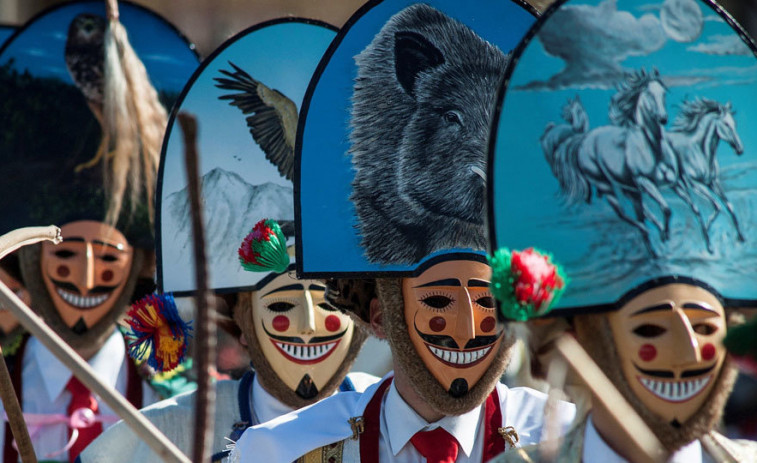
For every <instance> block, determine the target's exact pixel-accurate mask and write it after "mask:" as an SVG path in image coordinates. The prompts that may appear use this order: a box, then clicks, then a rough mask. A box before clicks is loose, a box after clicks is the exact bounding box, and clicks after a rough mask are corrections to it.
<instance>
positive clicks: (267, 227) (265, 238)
mask: <svg viewBox="0 0 757 463" xmlns="http://www.w3.org/2000/svg"><path fill="white" fill-rule="evenodd" d="M239 262H240V263H241V264H242V267H243V268H244V269H245V270H247V271H248V272H271V271H273V272H276V273H284V272H286V271H287V268H289V254H288V253H287V244H286V237H285V236H284V232H283V231H281V227H280V226H279V224H278V223H276V221H275V220H266V219H263V220H261V221H260V222H258V223H256V224H255V226H254V227H253V228H252V231H251V232H250V234H249V235H247V236H246V237H245V238H244V241H242V245H241V246H240V247H239Z"/></svg>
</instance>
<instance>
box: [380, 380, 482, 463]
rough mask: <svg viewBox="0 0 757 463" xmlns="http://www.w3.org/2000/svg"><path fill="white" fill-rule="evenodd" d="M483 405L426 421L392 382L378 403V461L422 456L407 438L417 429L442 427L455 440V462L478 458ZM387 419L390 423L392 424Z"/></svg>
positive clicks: (400, 461) (400, 462)
mask: <svg viewBox="0 0 757 463" xmlns="http://www.w3.org/2000/svg"><path fill="white" fill-rule="evenodd" d="M482 408H483V405H481V406H479V407H476V408H474V409H473V410H471V411H469V412H468V413H465V414H463V415H459V416H445V417H444V418H442V419H441V420H439V421H436V422H434V423H428V422H427V421H426V420H425V419H423V417H421V416H420V415H418V413H416V412H415V410H413V409H412V408H411V407H410V406H409V405H408V404H407V402H405V400H404V399H403V398H402V396H400V394H399V392H398V391H397V388H396V387H395V386H394V383H392V384H391V386H389V390H388V391H387V393H386V395H385V396H384V401H383V404H382V406H381V434H380V436H379V462H389V461H392V462H397V463H411V462H423V461H424V459H423V457H422V456H421V454H420V453H419V452H418V450H416V449H415V446H414V445H413V443H412V442H410V439H411V438H412V437H413V436H414V435H415V433H417V432H419V431H431V430H433V429H436V428H443V429H444V430H445V431H447V432H448V433H450V434H451V435H452V436H453V437H454V438H455V439H456V440H457V442H458V444H459V450H458V454H457V460H455V461H456V462H457V463H468V462H476V463H479V462H480V461H481V457H482V452H483V446H484V434H483V433H484V423H483V417H484V414H483V413H481V409H482ZM388 423H392V425H391V426H389V425H388Z"/></svg>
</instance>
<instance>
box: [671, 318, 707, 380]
mask: <svg viewBox="0 0 757 463" xmlns="http://www.w3.org/2000/svg"><path fill="white" fill-rule="evenodd" d="M671 330H672V331H673V342H675V346H676V348H675V349H676V352H675V354H674V355H673V356H672V357H673V365H674V366H688V365H692V364H696V363H700V362H701V361H702V353H701V352H700V349H699V341H698V340H697V336H696V333H694V329H693V328H692V327H691V322H690V321H689V317H687V316H686V314H684V313H683V311H681V310H675V316H674V317H673V323H672V326H671Z"/></svg>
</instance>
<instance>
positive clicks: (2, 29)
mask: <svg viewBox="0 0 757 463" xmlns="http://www.w3.org/2000/svg"><path fill="white" fill-rule="evenodd" d="M16 29H17V27H16V26H11V25H9V24H0V47H2V46H3V44H4V43H5V41H6V40H8V39H9V38H10V37H11V36H12V35H13V33H14V32H16Z"/></svg>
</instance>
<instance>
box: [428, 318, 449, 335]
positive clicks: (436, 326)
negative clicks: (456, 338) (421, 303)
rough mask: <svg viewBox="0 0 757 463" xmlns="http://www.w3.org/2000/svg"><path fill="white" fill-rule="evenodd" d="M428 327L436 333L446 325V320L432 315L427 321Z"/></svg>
mask: <svg viewBox="0 0 757 463" xmlns="http://www.w3.org/2000/svg"><path fill="white" fill-rule="evenodd" d="M428 327H429V328H430V329H431V331H433V332H434V333H438V332H440V331H442V330H444V328H446V327H447V321H446V320H445V319H444V318H442V317H434V318H432V319H431V320H429V321H428Z"/></svg>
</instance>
